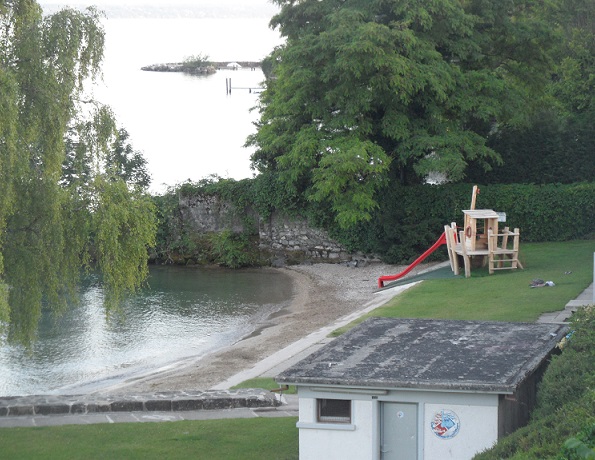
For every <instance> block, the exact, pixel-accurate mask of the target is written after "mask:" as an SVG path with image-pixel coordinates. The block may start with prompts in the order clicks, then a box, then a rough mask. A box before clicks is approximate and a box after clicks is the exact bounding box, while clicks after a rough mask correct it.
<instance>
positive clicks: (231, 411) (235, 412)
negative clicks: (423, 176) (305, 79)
mask: <svg viewBox="0 0 595 460" xmlns="http://www.w3.org/2000/svg"><path fill="white" fill-rule="evenodd" d="M414 284H416V283H412V284H410V285H406V286H398V287H395V288H394V289H387V290H383V291H379V292H377V293H375V294H374V295H373V298H372V299H371V300H370V302H369V303H368V304H366V305H365V306H364V308H363V309H362V310H360V311H358V312H356V313H354V314H351V315H348V316H346V317H344V318H341V319H340V320H338V321H337V322H335V323H333V324H331V325H329V326H326V327H323V328H321V329H320V330H318V331H316V332H314V333H312V334H310V335H308V336H307V337H304V338H303V339H301V340H298V341H297V342H295V343H294V344H292V345H290V346H288V347H286V348H284V349H282V350H280V351H278V352H277V353H275V354H274V355H272V356H270V357H268V358H266V359H264V360H263V361H261V362H259V363H257V364H256V365H255V366H254V367H253V368H251V369H248V370H245V371H242V372H240V373H238V374H236V375H234V376H232V377H230V378H229V379H227V380H226V381H224V382H221V383H220V384H219V385H216V386H215V387H214V388H213V392H201V394H200V395H194V396H188V395H187V397H186V398H185V401H186V404H185V405H184V404H177V405H176V403H175V402H173V401H174V400H175V399H176V398H178V397H180V396H179V395H174V396H172V395H171V394H169V395H168V394H166V393H162V394H161V399H166V400H167V399H169V400H171V401H172V402H171V405H170V406H166V409H167V410H159V409H162V407H160V406H159V405H158V404H157V403H155V404H154V405H151V403H149V404H148V405H147V401H155V400H156V399H158V395H138V396H135V397H134V396H133V397H127V398H128V399H127V400H126V401H128V403H130V404H134V403H131V401H130V400H131V399H132V400H133V401H136V405H131V406H126V405H125V404H123V402H122V401H121V400H117V398H116V397H113V398H112V399H114V401H111V402H110V404H113V405H112V406H110V409H109V411H105V412H101V411H94V410H91V411H90V410H89V409H88V408H87V409H85V410H80V411H79V412H76V411H77V409H74V411H73V410H72V403H73V401H72V399H73V398H76V397H72V396H70V397H64V398H66V399H67V400H68V401H70V404H71V408H70V409H69V411H70V412H66V413H65V412H62V413H57V412H55V411H53V410H52V409H48V408H47V407H46V408H45V409H43V408H41V409H40V407H41V406H39V404H38V406H37V407H35V403H36V401H37V403H39V400H35V399H33V400H31V399H30V398H28V399H27V400H28V403H26V404H25V403H23V402H22V401H21V402H19V403H18V404H16V405H17V406H20V407H21V409H20V410H21V411H24V412H23V413H20V414H19V415H13V414H14V413H15V412H13V413H12V414H11V413H10V411H7V410H3V407H6V406H7V405H10V404H13V406H15V402H14V400H15V399H18V398H0V428H2V427H17V426H29V427H31V426H52V425H65V424H81V425H86V424H93V423H121V422H164V421H177V420H211V419H225V418H254V417H297V415H298V402H297V396H295V395H273V396H272V398H273V399H271V400H269V399H267V402H263V403H262V404H256V403H254V404H253V405H252V407H251V403H250V402H237V401H236V400H237V398H239V399H240V400H246V399H247V398H248V399H250V398H251V397H252V396H253V395H252V396H248V397H247V396H246V393H245V391H246V390H238V392H234V391H231V390H227V389H228V388H230V387H232V386H234V385H236V384H238V383H241V382H243V381H245V380H248V379H251V378H254V377H275V376H276V375H278V374H279V373H281V372H282V371H284V370H285V369H287V368H288V367H290V366H292V365H293V364H295V363H297V362H298V361H300V360H301V359H303V358H304V357H306V356H308V355H309V354H310V353H312V352H314V351H316V350H318V349H319V348H321V347H322V346H324V345H326V344H327V343H328V342H330V341H331V340H332V339H330V338H328V335H329V333H330V332H332V331H333V330H335V329H337V328H339V327H341V326H343V325H345V324H348V323H350V322H351V321H353V320H354V319H356V318H358V317H359V316H361V315H363V314H365V313H367V312H369V311H371V310H373V309H375V308H377V307H378V306H379V305H382V304H383V303H385V302H386V301H387V300H388V299H390V298H391V297H393V296H394V295H396V294H398V293H399V292H402V291H404V290H405V289H407V288H408V287H411V286H413V285H414ZM591 304H593V285H591V286H589V287H588V288H587V289H585V291H583V292H582V293H581V294H580V295H579V296H578V297H577V298H576V299H575V300H572V301H570V302H568V303H567V304H566V306H565V308H564V309H563V310H561V311H557V312H552V313H546V314H544V315H542V316H541V317H540V318H539V320H538V322H544V323H545V322H548V323H563V322H566V321H567V320H568V318H569V317H570V316H571V315H572V313H573V312H574V311H576V309H577V308H580V307H583V306H587V305H591ZM255 391H257V392H258V390H255ZM213 393H215V395H218V396H214V395H213ZM267 393H268V392H267ZM164 394H165V396H163V395H164ZM269 394H270V395H272V393H269ZM209 396H210V399H209ZM92 397H94V398H97V396H92ZM258 397H262V398H264V396H263V394H262V393H260V396H257V398H258ZM31 398H47V397H31ZM57 398H59V397H57ZM81 398H83V397H81ZM205 398H206V399H207V400H209V401H211V400H212V399H217V398H223V399H227V400H231V401H232V402H231V403H229V406H227V407H223V408H217V406H216V405H214V404H213V403H209V402H207V403H205V402H204V401H205ZM181 399H184V397H183V396H181ZM265 399H266V398H265ZM139 400H143V401H144V402H143V404H141V405H140V406H139V405H138V401H139ZM199 400H202V401H203V402H202V403H200V404H199ZM234 401H236V402H234ZM275 401H276V402H275ZM62 403H64V401H62ZM128 403H126V404H128ZM57 404H58V406H59V405H60V402H58V403H57ZM209 404H211V405H210V406H209ZM205 405H206V407H205ZM22 407H27V408H25V409H22ZM29 407H30V408H29ZM75 407H76V405H75ZM114 408H116V409H117V408H119V409H120V410H113V409H114ZM150 409H157V410H150ZM16 413H18V411H17V412H16Z"/></svg>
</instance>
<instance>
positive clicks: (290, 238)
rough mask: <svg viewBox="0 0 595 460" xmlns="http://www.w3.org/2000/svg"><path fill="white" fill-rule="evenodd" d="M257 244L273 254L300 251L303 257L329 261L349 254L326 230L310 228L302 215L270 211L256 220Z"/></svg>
mask: <svg viewBox="0 0 595 460" xmlns="http://www.w3.org/2000/svg"><path fill="white" fill-rule="evenodd" d="M259 236H260V246H261V248H263V249H267V250H270V251H273V252H275V253H279V252H281V253H285V254H286V255H287V254H289V255H291V253H301V254H303V256H304V257H305V258H306V259H326V260H329V261H331V260H332V261H341V260H350V259H351V255H350V254H349V253H348V252H347V250H346V249H345V248H344V247H343V246H341V245H340V244H339V243H337V242H336V241H333V240H332V239H331V238H330V237H329V236H328V233H327V232H326V231H324V230H322V229H317V228H313V227H311V226H310V225H309V224H308V221H307V220H306V219H303V218H293V217H291V218H290V217H288V216H284V215H283V214H281V213H278V212H276V213H273V215H272V216H271V217H270V218H269V219H267V220H262V219H261V220H260V225H259Z"/></svg>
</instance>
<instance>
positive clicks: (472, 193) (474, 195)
mask: <svg viewBox="0 0 595 460" xmlns="http://www.w3.org/2000/svg"><path fill="white" fill-rule="evenodd" d="M478 193H479V189H478V188H477V185H474V186H473V192H471V207H470V208H469V209H475V201H476V200H477V194H478Z"/></svg>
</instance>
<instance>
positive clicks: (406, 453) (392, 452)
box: [380, 402, 417, 460]
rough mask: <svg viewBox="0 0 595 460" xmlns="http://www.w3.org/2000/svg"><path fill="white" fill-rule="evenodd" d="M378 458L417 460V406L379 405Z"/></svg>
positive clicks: (402, 404) (403, 404)
mask: <svg viewBox="0 0 595 460" xmlns="http://www.w3.org/2000/svg"><path fill="white" fill-rule="evenodd" d="M380 458H381V459H382V460H417V404H411V403H396V402H381V403H380Z"/></svg>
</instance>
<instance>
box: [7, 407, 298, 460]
mask: <svg viewBox="0 0 595 460" xmlns="http://www.w3.org/2000/svg"><path fill="white" fill-rule="evenodd" d="M296 422H297V419H296V418H293V417H291V418H287V417H285V418H256V419H231V420H208V421H181V422H160V423H150V422H149V423H118V424H100V425H84V426H81V425H66V426H57V427H47V428H3V429H2V430H0V457H1V458H7V459H8V458H9V459H13V460H18V459H27V460H34V459H60V460H66V459H121V458H125V459H143V460H145V459H168V460H169V459H172V460H174V459H189V458H192V459H208V460H213V459H225V460H233V459H241V460H249V459H258V460H261V459H264V458H266V459H280V460H288V459H297V458H298V430H297V428H296V426H295V424H296Z"/></svg>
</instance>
